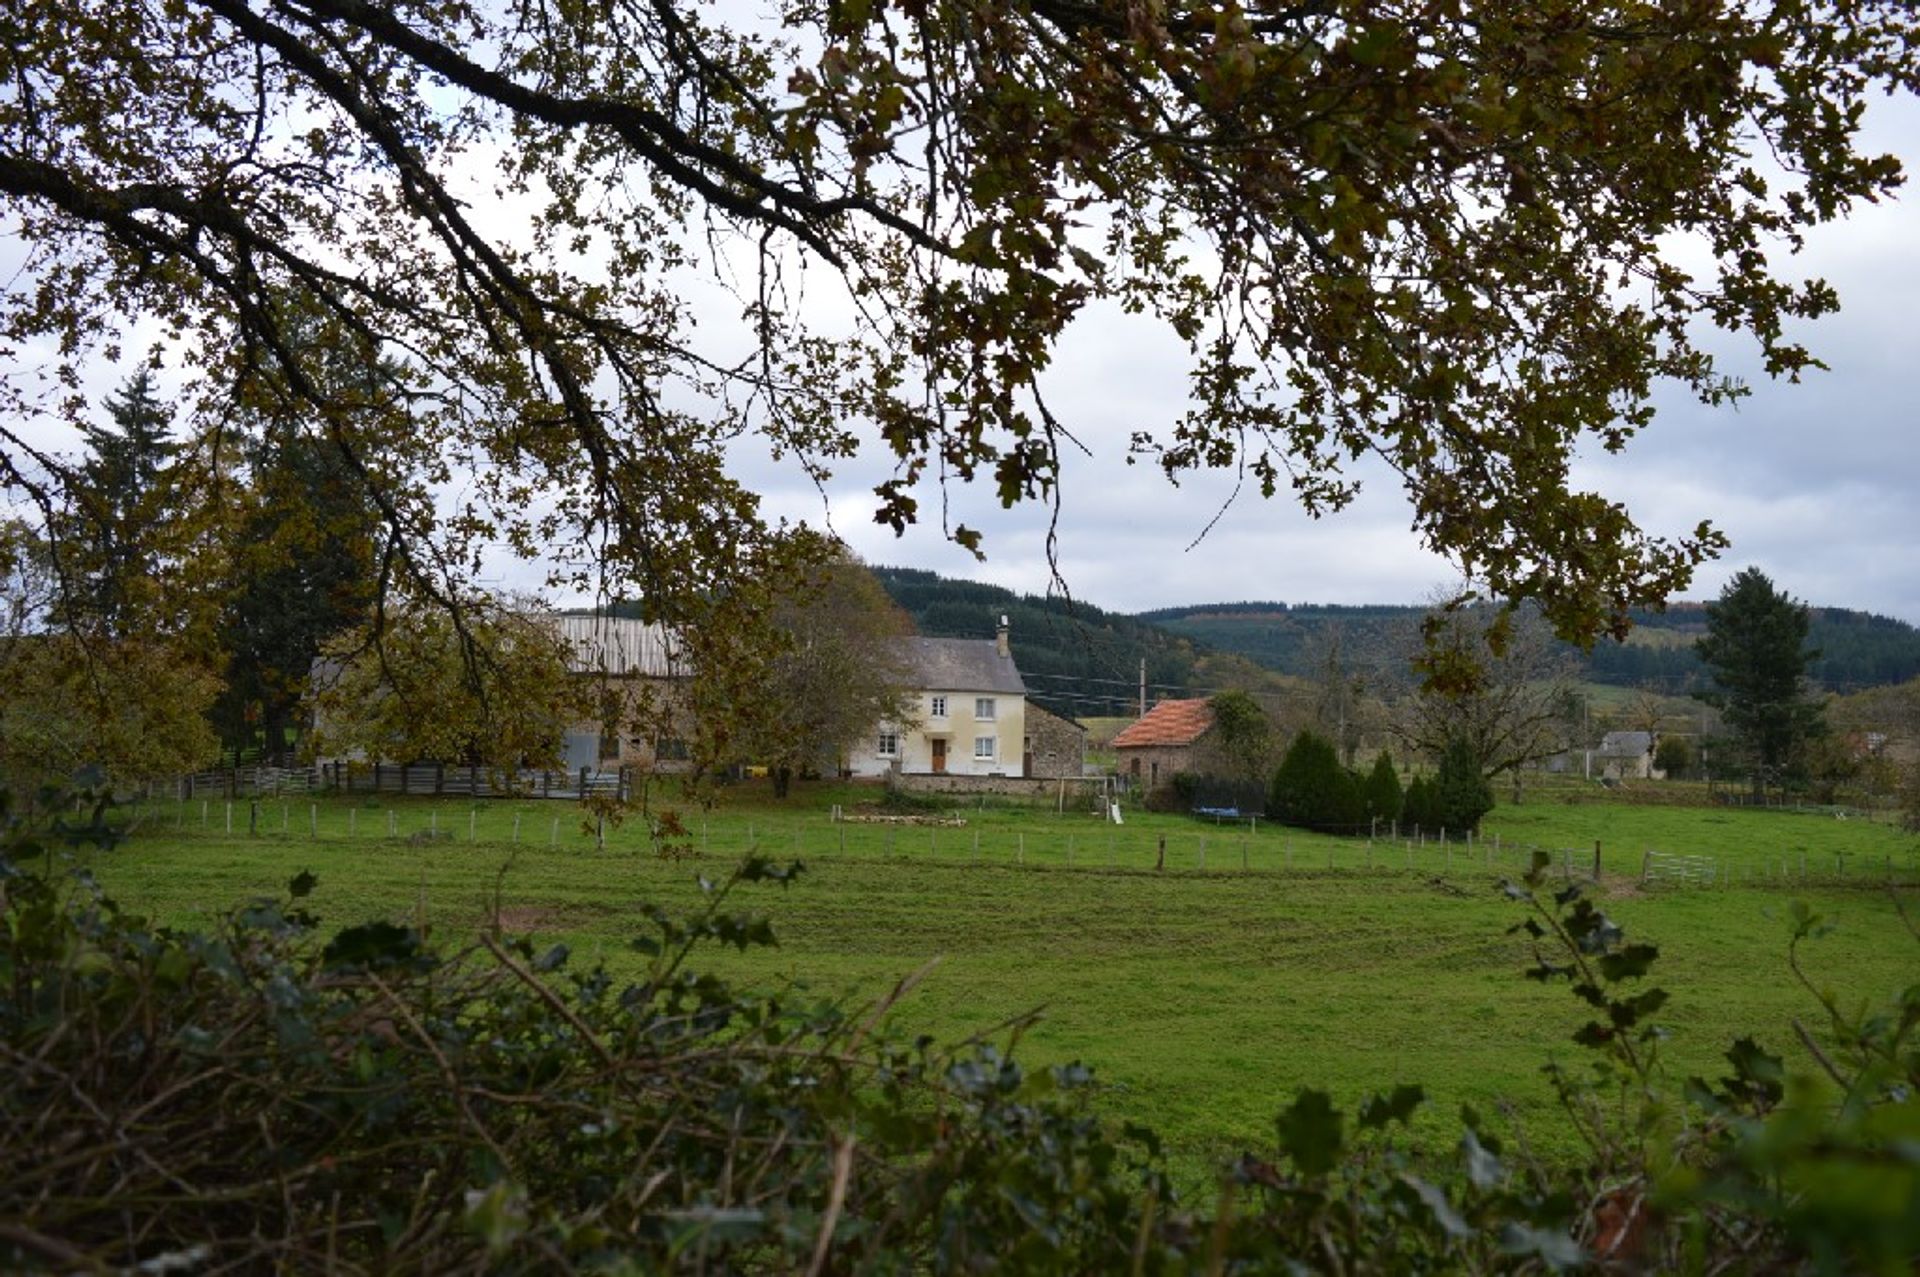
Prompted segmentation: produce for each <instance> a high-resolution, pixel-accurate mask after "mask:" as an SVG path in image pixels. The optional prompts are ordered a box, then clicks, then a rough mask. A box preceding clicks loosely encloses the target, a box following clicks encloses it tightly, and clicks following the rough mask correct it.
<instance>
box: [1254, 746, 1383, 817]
mask: <svg viewBox="0 0 1920 1277" xmlns="http://www.w3.org/2000/svg"><path fill="white" fill-rule="evenodd" d="M1362 802H1363V800H1362V798H1361V794H1360V787H1359V785H1358V784H1356V783H1355V781H1354V778H1353V774H1352V773H1351V772H1349V771H1348V770H1347V769H1346V768H1344V767H1342V766H1341V765H1340V759H1339V756H1338V755H1337V754H1335V752H1334V748H1333V742H1332V741H1330V740H1328V739H1327V738H1326V737H1324V736H1322V735H1320V734H1319V733H1317V732H1314V731H1311V730H1308V731H1302V732H1300V733H1299V734H1298V735H1296V736H1295V737H1294V738H1293V741H1292V743H1291V744H1289V745H1288V746H1287V753H1286V757H1284V758H1282V759H1281V760H1280V767H1279V769H1278V770H1277V771H1275V772H1274V774H1273V784H1272V786H1271V787H1270V788H1269V789H1268V791H1267V816H1268V817H1269V818H1270V819H1273V820H1278V821H1281V822H1284V823H1285V824H1289V825H1296V826H1299V827H1301V828H1304V829H1351V828H1353V827H1354V826H1357V825H1361V824H1364V823H1365V817H1364V807H1363V806H1362Z"/></svg>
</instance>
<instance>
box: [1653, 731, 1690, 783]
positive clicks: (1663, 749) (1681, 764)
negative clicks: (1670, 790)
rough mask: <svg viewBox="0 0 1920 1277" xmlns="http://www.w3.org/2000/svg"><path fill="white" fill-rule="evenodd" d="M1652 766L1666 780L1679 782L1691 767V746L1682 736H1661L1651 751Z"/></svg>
mask: <svg viewBox="0 0 1920 1277" xmlns="http://www.w3.org/2000/svg"><path fill="white" fill-rule="evenodd" d="M1653 765H1654V767H1655V768H1656V769H1658V770H1660V771H1662V772H1665V773H1666V775H1667V779H1669V780H1679V779H1680V778H1681V777H1683V776H1685V775H1686V774H1687V771H1688V769H1690V768H1691V767H1692V766H1693V746H1692V745H1690V744H1688V743H1687V738H1686V737H1684V736H1662V737H1661V738H1660V743H1659V744H1658V745H1656V746H1654V749H1653Z"/></svg>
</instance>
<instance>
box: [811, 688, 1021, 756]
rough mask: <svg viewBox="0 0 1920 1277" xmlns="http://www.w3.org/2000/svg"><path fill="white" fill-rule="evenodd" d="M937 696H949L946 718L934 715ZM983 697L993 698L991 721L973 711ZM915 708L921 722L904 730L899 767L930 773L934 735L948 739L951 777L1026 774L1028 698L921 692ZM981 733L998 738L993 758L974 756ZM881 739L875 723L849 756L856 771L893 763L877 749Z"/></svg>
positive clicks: (991, 693)
mask: <svg viewBox="0 0 1920 1277" xmlns="http://www.w3.org/2000/svg"><path fill="white" fill-rule="evenodd" d="M939 695H944V696H945V697H946V698H947V713H946V716H945V717H944V718H935V717H934V716H933V698H934V697H935V696H939ZM980 697H991V698H992V700H993V702H994V716H993V718H992V719H991V720H982V719H979V718H976V717H975V715H974V712H973V711H974V702H975V701H976V700H977V699H979V698H980ZM916 712H917V714H918V715H919V718H920V721H919V722H918V723H916V724H914V725H912V726H910V727H908V728H906V729H904V730H902V731H901V733H900V760H899V761H900V770H902V771H904V772H912V773H916V774H924V773H928V772H931V771H932V770H933V738H934V737H936V736H944V737H945V738H946V741H947V774H948V775H950V776H992V775H1000V776H1020V775H1024V774H1025V773H1024V771H1023V765H1024V762H1025V758H1024V749H1025V744H1026V735H1027V699H1026V697H1024V696H1020V695H1017V694H1014V695H1009V694H1008V693H1005V692H967V691H948V692H922V693H921V694H920V696H919V698H918V704H917V706H916ZM981 736H992V737H993V738H994V740H995V744H996V747H997V748H996V750H995V754H994V757H993V758H992V759H984V758H982V759H976V758H975V757H974V756H973V742H974V740H975V738H977V737H981ZM878 738H879V730H878V729H877V728H876V729H875V731H874V732H873V733H872V734H871V736H870V738H869V739H867V740H865V741H863V742H861V744H860V746H859V747H858V748H857V749H856V750H855V751H854V754H853V757H852V758H851V759H849V760H848V761H849V765H850V766H851V768H852V770H853V774H854V775H856V776H884V775H886V773H887V771H888V770H889V768H890V767H891V766H892V764H893V761H894V760H892V759H890V758H882V757H880V756H879V755H878V754H876V753H875V752H874V746H875V744H876V743H877V741H878Z"/></svg>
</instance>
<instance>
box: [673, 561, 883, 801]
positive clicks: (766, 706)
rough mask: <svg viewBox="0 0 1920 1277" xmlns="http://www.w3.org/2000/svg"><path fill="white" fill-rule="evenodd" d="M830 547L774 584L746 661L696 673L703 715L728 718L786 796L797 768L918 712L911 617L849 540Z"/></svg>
mask: <svg viewBox="0 0 1920 1277" xmlns="http://www.w3.org/2000/svg"><path fill="white" fill-rule="evenodd" d="M834 553H835V557H833V558H831V559H829V560H827V561H826V562H825V563H823V564H822V565H821V566H819V567H816V568H814V569H813V570H811V571H809V572H806V573H804V574H802V575H798V576H795V577H792V578H790V579H787V580H784V581H780V582H777V583H775V584H774V585H773V587H772V590H773V594H772V600H773V601H772V606H771V608H770V620H771V623H772V633H771V635H770V637H768V638H767V639H766V640H765V641H764V646H763V647H762V648H761V650H760V651H759V652H758V653H757V654H749V659H748V660H747V663H746V664H745V665H744V666H742V667H740V668H737V669H735V670H733V671H732V672H731V676H730V677H728V678H725V679H720V678H716V677H715V673H716V672H715V671H710V670H702V671H696V674H695V680H696V683H697V684H698V685H699V686H700V688H701V699H702V704H703V706H704V707H705V709H706V712H705V713H702V714H701V715H700V716H699V717H700V718H701V719H702V720H712V719H716V718H717V719H721V720H723V721H731V723H732V724H733V727H732V731H733V733H734V735H733V737H732V744H733V748H734V749H735V751H737V753H738V754H739V756H741V757H746V758H751V759H753V760H754V761H756V762H761V763H765V764H766V765H767V767H768V768H769V770H770V771H771V773H772V775H773V778H774V792H775V794H776V795H777V796H779V797H783V798H784V797H785V796H786V794H787V787H788V785H789V784H790V783H791V781H792V779H793V776H794V775H795V773H797V772H801V771H805V770H807V769H809V768H815V767H837V766H839V765H840V763H841V762H842V760H843V759H844V758H845V756H846V754H847V751H848V750H850V749H851V748H853V747H854V745H855V743H856V742H858V741H861V740H866V739H868V738H870V737H871V736H872V735H873V734H874V733H875V732H876V731H877V730H879V728H880V726H881V725H882V724H883V723H887V724H893V725H896V726H899V725H903V724H904V723H905V722H906V721H907V720H910V719H911V718H912V717H913V716H914V710H915V707H914V706H913V705H912V703H911V702H910V700H909V697H908V687H907V682H908V671H907V664H906V658H905V653H904V651H903V649H902V647H901V645H900V642H899V640H900V639H902V638H904V637H905V636H907V635H908V634H910V633H911V632H912V624H911V622H909V621H908V619H907V617H906V614H905V613H903V612H902V611H901V610H900V609H899V608H898V607H896V606H894V604H893V601H892V600H891V599H890V598H888V597H887V592H886V590H885V589H884V588H882V587H881V585H880V583H879V582H878V581H877V580H875V579H874V576H873V574H872V573H871V572H869V571H867V569H866V567H865V566H864V565H862V564H861V563H860V562H859V560H858V559H856V558H854V557H853V556H852V555H851V554H850V553H848V552H847V551H846V549H845V547H839V548H838V549H837V550H836V551H835V552H834ZM756 655H757V657H758V659H752V656H756Z"/></svg>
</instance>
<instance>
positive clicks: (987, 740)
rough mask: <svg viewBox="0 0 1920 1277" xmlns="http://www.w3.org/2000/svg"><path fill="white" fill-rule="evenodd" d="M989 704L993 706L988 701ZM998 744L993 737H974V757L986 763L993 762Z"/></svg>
mask: <svg viewBox="0 0 1920 1277" xmlns="http://www.w3.org/2000/svg"><path fill="white" fill-rule="evenodd" d="M987 704H989V705H991V704H993V702H992V701H988V702H987ZM997 743H998V742H997V740H996V738H994V737H992V736H976V737H974V738H973V756H974V757H975V758H977V759H980V760H983V761H986V762H992V761H993V759H994V756H995V753H996V750H995V746H996V744H997Z"/></svg>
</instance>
